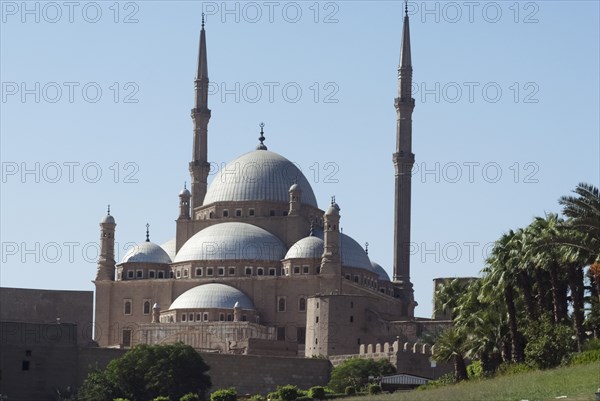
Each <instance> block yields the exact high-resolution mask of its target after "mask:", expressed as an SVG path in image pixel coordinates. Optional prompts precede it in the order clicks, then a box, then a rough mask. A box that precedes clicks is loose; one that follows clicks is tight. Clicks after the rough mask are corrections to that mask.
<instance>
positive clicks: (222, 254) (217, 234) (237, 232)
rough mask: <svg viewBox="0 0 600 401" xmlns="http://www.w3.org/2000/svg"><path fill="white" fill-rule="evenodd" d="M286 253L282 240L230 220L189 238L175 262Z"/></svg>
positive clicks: (273, 256)
mask: <svg viewBox="0 0 600 401" xmlns="http://www.w3.org/2000/svg"><path fill="white" fill-rule="evenodd" d="M284 255H285V246H284V245H283V243H282V242H281V241H280V240H279V238H277V237H276V236H274V235H273V234H271V233H270V232H268V231H267V230H264V229H262V228H260V227H256V226H253V225H252V224H247V223H239V222H229V223H220V224H215V225H213V226H210V227H207V228H205V229H204V230H202V231H199V232H197V233H196V234H194V236H192V238H190V239H188V240H187V241H186V243H185V244H183V246H182V247H181V249H179V252H177V256H175V260H174V262H185V261H190V260H257V261H279V260H281V259H282V258H283V256H284Z"/></svg>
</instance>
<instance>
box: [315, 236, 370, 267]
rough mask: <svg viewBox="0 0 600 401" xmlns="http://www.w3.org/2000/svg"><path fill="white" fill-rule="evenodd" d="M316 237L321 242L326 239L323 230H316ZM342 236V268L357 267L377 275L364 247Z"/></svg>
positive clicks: (348, 237) (350, 238)
mask: <svg viewBox="0 0 600 401" xmlns="http://www.w3.org/2000/svg"><path fill="white" fill-rule="evenodd" d="M315 235H316V236H317V237H318V238H319V239H321V240H322V239H323V238H324V233H323V231H322V230H315ZM340 235H341V238H342V245H341V252H342V266H346V267H356V268H359V269H365V270H368V271H370V272H373V273H375V271H374V270H373V266H371V260H370V259H369V255H367V253H366V252H365V250H364V249H363V247H362V246H360V244H359V243H358V242H356V241H355V240H354V239H353V238H352V237H350V236H348V235H346V234H344V233H340ZM309 238H310V237H309Z"/></svg>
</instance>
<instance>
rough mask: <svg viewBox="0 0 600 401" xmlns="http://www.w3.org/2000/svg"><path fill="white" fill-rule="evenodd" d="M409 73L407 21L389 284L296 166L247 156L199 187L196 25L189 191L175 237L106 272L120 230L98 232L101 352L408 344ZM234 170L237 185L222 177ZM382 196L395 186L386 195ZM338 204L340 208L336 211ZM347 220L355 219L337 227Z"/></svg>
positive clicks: (202, 177)
mask: <svg viewBox="0 0 600 401" xmlns="http://www.w3.org/2000/svg"><path fill="white" fill-rule="evenodd" d="M411 82H412V62H411V50H410V33H409V17H408V13H407V12H405V16H404V27H403V35H402V44H401V55H400V64H399V67H398V97H397V98H396V99H395V107H396V111H397V131H396V142H397V144H396V149H395V150H394V153H393V158H392V161H393V166H394V168H395V213H394V259H393V260H394V266H393V277H392V278H390V277H389V276H388V274H387V273H386V272H385V270H384V269H383V268H382V267H381V266H380V265H379V264H377V263H376V262H374V261H371V260H370V258H369V255H368V253H367V251H366V250H365V249H363V248H362V246H361V245H359V244H358V243H357V242H356V241H355V240H354V239H352V237H351V236H349V235H346V234H345V233H342V232H341V231H340V218H341V213H340V212H341V210H342V208H341V207H340V205H338V203H336V200H335V199H334V198H332V199H331V201H329V199H327V200H324V199H321V200H319V201H320V203H321V205H322V206H321V207H320V206H319V203H318V202H317V199H316V198H315V194H314V193H313V190H312V188H311V185H310V183H309V181H308V180H307V179H306V177H305V176H304V175H303V174H302V172H301V171H300V170H299V169H298V168H297V167H296V165H295V164H294V163H292V162H291V161H289V160H288V159H286V158H285V157H284V156H282V155H280V154H278V153H275V152H273V151H272V150H269V149H268V148H267V146H266V145H265V137H264V130H263V126H262V124H261V131H260V137H259V143H258V145H257V146H256V148H255V149H254V150H251V151H250V152H247V153H244V154H242V155H241V156H239V157H238V158H236V159H234V160H232V161H231V162H229V163H228V165H227V168H225V169H222V170H221V171H220V173H219V174H217V175H216V176H215V177H214V179H213V180H212V182H211V183H210V185H209V183H208V175H209V168H210V167H209V166H210V165H209V158H208V147H207V143H208V141H207V138H208V123H209V120H210V118H211V110H210V109H209V105H208V84H209V78H208V58H207V51H206V31H205V29H204V18H203V21H202V29H201V31H200V44H199V53H198V66H197V72H196V77H195V81H194V88H195V104H194V108H193V109H192V112H191V117H192V121H193V159H192V160H191V162H190V163H189V171H190V174H191V185H190V189H189V190H188V189H187V188H185V187H184V188H183V189H182V190H181V192H180V193H179V211H178V216H179V217H178V218H177V221H176V226H175V235H174V238H173V239H172V240H170V241H168V242H166V243H164V244H162V245H158V244H155V243H153V242H151V241H150V239H149V236H147V239H146V241H145V242H142V243H140V244H138V245H136V246H135V247H133V248H131V249H130V250H129V251H128V253H127V254H126V255H125V256H124V257H123V259H122V260H121V261H115V260H114V255H115V253H114V243H115V235H116V230H115V229H116V220H115V217H113V216H112V215H111V214H110V209H109V211H108V214H107V215H106V216H105V217H104V218H103V219H102V221H101V222H100V233H101V234H100V235H101V255H100V258H99V261H98V268H97V274H96V278H95V281H94V283H95V286H96V295H95V296H96V300H95V321H96V333H95V336H96V338H95V340H96V342H97V343H98V345H99V346H101V347H123V348H127V347H131V346H133V345H135V344H139V343H148V344H157V343H170V342H177V341H183V342H184V343H187V344H190V345H193V346H194V347H196V348H197V349H200V350H203V351H205V352H219V353H238V354H267V355H297V356H306V357H313V356H326V357H329V356H334V355H343V354H353V353H358V349H359V347H360V345H361V344H374V343H383V342H387V341H394V340H395V339H399V340H400V341H416V339H417V337H418V336H419V335H420V334H421V333H422V332H423V331H427V330H428V329H427V319H418V318H415V317H414V309H415V306H416V302H415V301H414V296H413V288H412V284H411V282H410V266H409V262H410V260H409V247H408V244H409V243H410V214H411V175H410V171H411V168H412V165H413V163H414V154H413V153H412V112H413V109H414V106H415V101H414V99H413V98H412V93H411ZM231 172H234V173H231ZM390 184H391V183H390ZM342 205H343V203H342ZM344 218H351V216H348V217H346V216H344Z"/></svg>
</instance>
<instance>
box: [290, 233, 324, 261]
mask: <svg viewBox="0 0 600 401" xmlns="http://www.w3.org/2000/svg"><path fill="white" fill-rule="evenodd" d="M323 246H324V242H323V240H322V239H321V238H319V237H306V238H302V239H301V240H300V241H298V242H296V243H295V244H294V245H292V246H291V247H290V249H289V250H288V251H287V253H286V254H285V257H284V259H304V258H320V257H321V256H323Z"/></svg>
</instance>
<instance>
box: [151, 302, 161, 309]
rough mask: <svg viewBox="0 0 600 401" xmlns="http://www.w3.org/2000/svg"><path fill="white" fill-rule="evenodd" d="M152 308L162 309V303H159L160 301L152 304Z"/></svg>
mask: <svg viewBox="0 0 600 401" xmlns="http://www.w3.org/2000/svg"><path fill="white" fill-rule="evenodd" d="M152 309H160V305H159V304H158V302H157V303H155V304H154V305H153V306H152Z"/></svg>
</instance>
